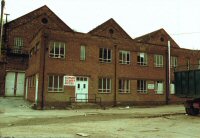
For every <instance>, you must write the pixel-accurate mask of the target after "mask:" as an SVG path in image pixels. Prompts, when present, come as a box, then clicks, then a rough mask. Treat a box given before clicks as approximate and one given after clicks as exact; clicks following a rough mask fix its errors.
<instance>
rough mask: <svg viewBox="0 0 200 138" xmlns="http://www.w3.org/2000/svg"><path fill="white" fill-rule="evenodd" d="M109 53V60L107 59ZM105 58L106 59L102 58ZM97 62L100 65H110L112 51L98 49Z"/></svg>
mask: <svg viewBox="0 0 200 138" xmlns="http://www.w3.org/2000/svg"><path fill="white" fill-rule="evenodd" d="M109 53H110V58H109ZM104 57H106V58H104ZM99 61H100V62H101V63H111V61H112V50H111V49H109V48H99Z"/></svg>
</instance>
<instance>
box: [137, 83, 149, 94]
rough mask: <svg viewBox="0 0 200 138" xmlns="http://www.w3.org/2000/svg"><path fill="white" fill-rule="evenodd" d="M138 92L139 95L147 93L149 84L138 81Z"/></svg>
mask: <svg viewBox="0 0 200 138" xmlns="http://www.w3.org/2000/svg"><path fill="white" fill-rule="evenodd" d="M137 91H138V92H139V93H147V83H146V81H145V80H137Z"/></svg>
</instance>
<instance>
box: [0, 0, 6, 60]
mask: <svg viewBox="0 0 200 138" xmlns="http://www.w3.org/2000/svg"><path fill="white" fill-rule="evenodd" d="M4 7H5V0H2V1H1V19H0V20H1V24H0V25H1V32H0V57H1V48H2V44H3V43H2V36H3V15H4Z"/></svg>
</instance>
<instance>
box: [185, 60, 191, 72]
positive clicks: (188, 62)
mask: <svg viewBox="0 0 200 138" xmlns="http://www.w3.org/2000/svg"><path fill="white" fill-rule="evenodd" d="M186 66H187V70H189V69H190V59H189V58H187V59H186Z"/></svg>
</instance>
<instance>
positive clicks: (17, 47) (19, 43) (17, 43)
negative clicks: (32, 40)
mask: <svg viewBox="0 0 200 138" xmlns="http://www.w3.org/2000/svg"><path fill="white" fill-rule="evenodd" d="M23 47H24V40H23V38H22V37H15V38H14V49H13V50H12V52H13V53H21V49H22V48H23Z"/></svg>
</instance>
